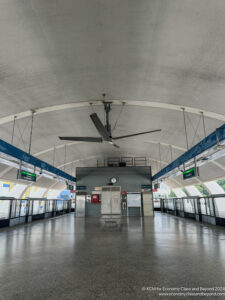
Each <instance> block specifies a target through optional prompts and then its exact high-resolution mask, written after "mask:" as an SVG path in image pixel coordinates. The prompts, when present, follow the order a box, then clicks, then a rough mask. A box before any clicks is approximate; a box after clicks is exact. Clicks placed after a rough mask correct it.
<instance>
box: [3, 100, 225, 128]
mask: <svg viewBox="0 0 225 300" xmlns="http://www.w3.org/2000/svg"><path fill="white" fill-rule="evenodd" d="M110 101H111V102H112V104H113V105H123V103H125V105H126V106H138V107H152V108H159V109H166V110H173V111H181V110H182V109H185V111H186V112H189V113H192V114H196V115H202V113H203V114H204V116H205V117H208V118H212V119H216V120H219V121H223V122H225V115H222V114H218V113H215V112H211V111H207V110H202V109H200V108H196V107H190V106H183V105H182V106H181V105H176V104H170V103H163V102H152V101H133V100H110ZM90 104H92V105H98V106H99V105H102V101H100V100H95V101H82V102H74V103H65V104H60V105H53V106H47V107H42V108H35V113H34V115H40V114H44V113H50V112H54V111H62V110H69V109H74V108H80V107H89V106H90ZM15 116H16V118H17V120H18V119H23V118H27V117H30V116H32V110H27V111H23V112H19V113H17V114H13V115H8V116H6V117H2V118H0V125H2V124H6V123H9V122H13V121H14V117H15Z"/></svg>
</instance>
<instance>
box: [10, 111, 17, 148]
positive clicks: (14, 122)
mask: <svg viewBox="0 0 225 300" xmlns="http://www.w3.org/2000/svg"><path fill="white" fill-rule="evenodd" d="M15 125H16V116H14V119H13V130H12V139H11V144H13V139H14V132H15Z"/></svg>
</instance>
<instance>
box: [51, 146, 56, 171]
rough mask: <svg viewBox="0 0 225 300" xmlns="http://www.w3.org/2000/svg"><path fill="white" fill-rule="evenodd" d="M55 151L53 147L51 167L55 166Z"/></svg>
mask: <svg viewBox="0 0 225 300" xmlns="http://www.w3.org/2000/svg"><path fill="white" fill-rule="evenodd" d="M55 151H56V149H55V147H54V149H53V159H52V165H53V167H54V166H55Z"/></svg>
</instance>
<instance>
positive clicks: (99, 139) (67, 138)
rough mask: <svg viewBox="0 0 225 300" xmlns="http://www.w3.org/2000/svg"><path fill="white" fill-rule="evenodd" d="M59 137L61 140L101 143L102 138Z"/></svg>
mask: <svg viewBox="0 0 225 300" xmlns="http://www.w3.org/2000/svg"><path fill="white" fill-rule="evenodd" d="M59 139H60V140H63V141H77V142H93V143H102V138H97V137H78V136H59Z"/></svg>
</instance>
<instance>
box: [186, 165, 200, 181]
mask: <svg viewBox="0 0 225 300" xmlns="http://www.w3.org/2000/svg"><path fill="white" fill-rule="evenodd" d="M198 175H199V174H198V168H195V167H193V168H191V169H188V170H185V171H183V180H186V179H190V178H192V177H196V176H198Z"/></svg>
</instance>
